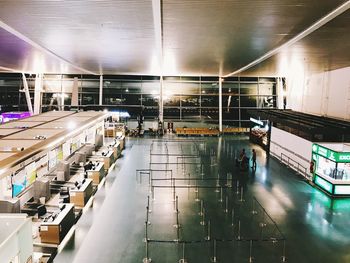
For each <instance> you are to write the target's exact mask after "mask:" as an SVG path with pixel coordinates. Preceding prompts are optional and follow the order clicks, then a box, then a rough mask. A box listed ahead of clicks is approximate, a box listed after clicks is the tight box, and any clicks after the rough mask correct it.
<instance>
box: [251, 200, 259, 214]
mask: <svg viewBox="0 0 350 263" xmlns="http://www.w3.org/2000/svg"><path fill="white" fill-rule="evenodd" d="M257 213H258V211H256V210H255V200H254V199H253V203H252V214H253V215H256V214H257Z"/></svg>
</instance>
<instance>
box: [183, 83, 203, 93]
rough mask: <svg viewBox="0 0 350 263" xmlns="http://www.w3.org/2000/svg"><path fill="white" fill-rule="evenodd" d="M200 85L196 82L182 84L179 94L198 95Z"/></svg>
mask: <svg viewBox="0 0 350 263" xmlns="http://www.w3.org/2000/svg"><path fill="white" fill-rule="evenodd" d="M199 93H200V85H199V83H198V82H182V83H181V94H199Z"/></svg>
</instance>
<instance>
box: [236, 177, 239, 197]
mask: <svg viewBox="0 0 350 263" xmlns="http://www.w3.org/2000/svg"><path fill="white" fill-rule="evenodd" d="M236 194H237V195H238V194H239V181H238V180H237V183H236Z"/></svg>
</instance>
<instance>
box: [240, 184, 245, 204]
mask: <svg viewBox="0 0 350 263" xmlns="http://www.w3.org/2000/svg"><path fill="white" fill-rule="evenodd" d="M239 201H240V202H244V199H243V186H242V187H241V198H240V199H239Z"/></svg>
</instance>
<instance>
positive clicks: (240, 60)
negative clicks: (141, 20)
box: [163, 0, 344, 75]
mask: <svg viewBox="0 0 350 263" xmlns="http://www.w3.org/2000/svg"><path fill="white" fill-rule="evenodd" d="M342 2H344V1H339V0H338V1H315V0H304V1H300V0H288V1H281V0H269V1H224V0H222V1H209V0H191V1H190V0H183V1H179V0H166V1H164V4H163V9H164V10H163V12H164V14H163V16H164V25H163V28H164V54H165V57H164V59H165V63H164V64H165V65H166V66H165V67H168V68H166V70H168V71H177V72H181V73H183V72H185V73H194V74H203V75H206V74H209V75H210V74H215V75H217V74H219V72H220V71H221V72H222V73H223V74H224V75H225V74H228V73H230V72H233V71H235V70H237V69H239V68H241V67H243V66H245V65H246V64H248V63H249V62H251V61H253V60H255V59H256V58H258V57H260V56H262V55H263V54H265V53H266V52H268V51H269V50H271V49H273V48H275V47H278V46H280V45H281V44H283V43H285V42H286V41H288V40H289V39H291V38H292V37H294V36H295V35H296V34H298V33H300V32H301V31H303V30H304V29H305V28H307V27H309V26H310V25H311V24H312V23H314V22H315V21H317V20H319V19H320V18H321V17H323V16H324V15H326V14H327V13H329V12H330V11H332V10H333V9H335V8H336V7H337V6H338V5H340V4H341V3H342Z"/></svg>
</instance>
